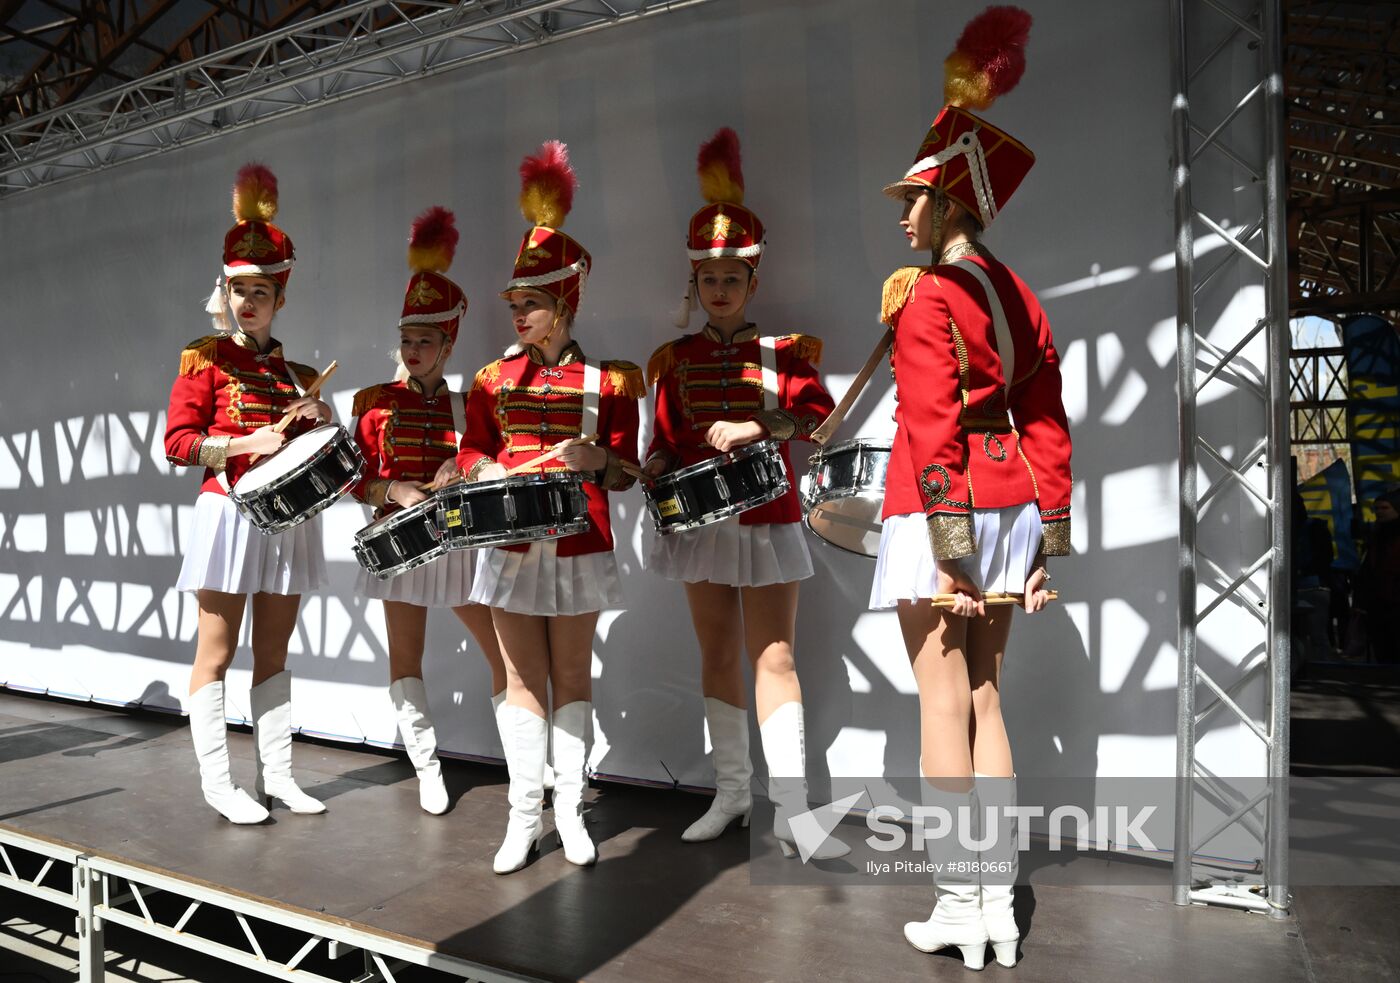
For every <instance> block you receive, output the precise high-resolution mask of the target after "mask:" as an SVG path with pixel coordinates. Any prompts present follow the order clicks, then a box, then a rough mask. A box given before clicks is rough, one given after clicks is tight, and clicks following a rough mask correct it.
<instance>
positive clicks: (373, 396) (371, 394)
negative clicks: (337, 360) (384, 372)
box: [350, 383, 384, 416]
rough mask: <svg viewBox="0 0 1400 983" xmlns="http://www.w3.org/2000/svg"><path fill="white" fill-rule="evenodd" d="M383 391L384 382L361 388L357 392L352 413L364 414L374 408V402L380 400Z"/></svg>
mask: <svg viewBox="0 0 1400 983" xmlns="http://www.w3.org/2000/svg"><path fill="white" fill-rule="evenodd" d="M383 391H384V384H383V383H377V384H375V385H373V386H368V387H366V388H364V389H361V390H360V391H359V392H357V393H356V394H355V402H354V403H353V404H352V406H351V409H350V415H351V416H364V415H365V413H366V412H367V411H369V410H372V409H374V404H375V403H377V402H379V394H380V393H382V392H383Z"/></svg>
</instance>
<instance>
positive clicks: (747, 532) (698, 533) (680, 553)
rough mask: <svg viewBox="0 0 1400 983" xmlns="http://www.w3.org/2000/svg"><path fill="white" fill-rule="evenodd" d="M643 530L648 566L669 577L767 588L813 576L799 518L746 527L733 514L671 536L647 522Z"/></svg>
mask: <svg viewBox="0 0 1400 983" xmlns="http://www.w3.org/2000/svg"><path fill="white" fill-rule="evenodd" d="M643 535H645V536H648V537H650V542H649V543H648V544H647V550H646V553H647V560H646V564H645V567H646V569H647V570H650V571H651V572H652V573H658V574H660V575H661V576H663V577H665V578H666V579H667V580H680V581H683V582H685V583H688V584H694V583H700V582H702V581H708V582H709V583H712V584H727V585H729V586H730V587H767V586H768V585H769V584H787V583H791V582H792V581H794V580H806V579H807V578H808V577H810V576H812V553H811V551H810V550H809V549H808V548H807V538H806V537H805V536H804V535H803V534H802V524H801V523H800V522H764V523H756V524H754V525H749V526H746V525H744V524H742V523H741V522H740V521H739V517H738V516H737V515H731V516H730V517H729V518H727V519H721V520H720V521H718V522H711V523H708V524H707V525H703V526H700V527H699V528H698V529H688V530H686V531H685V532H674V533H671V534H670V535H669V536H661V535H658V534H657V532H656V529H655V527H653V526H652V525H651V523H647V525H646V531H645V532H644V533H643Z"/></svg>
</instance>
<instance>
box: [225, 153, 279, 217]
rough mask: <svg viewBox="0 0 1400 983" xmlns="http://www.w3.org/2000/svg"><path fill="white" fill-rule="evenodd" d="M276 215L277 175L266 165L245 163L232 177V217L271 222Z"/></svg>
mask: <svg viewBox="0 0 1400 983" xmlns="http://www.w3.org/2000/svg"><path fill="white" fill-rule="evenodd" d="M276 216H277V176H276V175H275V174H273V173H272V171H271V170H269V169H268V168H267V167H266V166H264V165H263V164H258V163H253V162H250V163H247V164H244V165H243V166H242V167H240V168H239V169H238V175H237V176H236V177H235V178H234V179H233V217H234V219H236V220H237V221H240V222H241V221H243V220H244V219H258V220H260V221H263V222H271V221H272V220H273V219H274V218H275V217H276Z"/></svg>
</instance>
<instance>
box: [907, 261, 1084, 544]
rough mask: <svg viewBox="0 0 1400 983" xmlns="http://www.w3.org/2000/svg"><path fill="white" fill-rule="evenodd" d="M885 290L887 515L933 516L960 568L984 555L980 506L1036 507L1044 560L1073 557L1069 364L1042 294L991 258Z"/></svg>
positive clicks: (938, 269) (936, 533)
mask: <svg viewBox="0 0 1400 983" xmlns="http://www.w3.org/2000/svg"><path fill="white" fill-rule="evenodd" d="M964 263H968V264H975V265H976V267H977V268H978V269H980V270H981V271H982V274H983V275H984V276H985V277H986V278H987V280H988V282H989V283H990V285H991V286H992V288H993V290H995V292H996V296H997V299H999V300H1000V303H1001V307H1002V310H1003V311H1004V312H1005V321H1006V333H1007V335H1009V342H1010V354H1009V355H1008V353H1007V351H1005V350H1003V348H1002V345H1001V344H999V343H998V338H997V330H996V326H995V324H994V321H993V317H992V314H991V310H992V307H991V304H990V301H989V299H988V296H987V293H986V291H985V290H984V288H983V286H982V283H981V282H980V280H979V279H978V277H977V275H976V274H975V273H974V272H972V271H971V270H969V269H967V268H966V267H965V266H964V265H963V264H964ZM885 289H886V303H885V309H886V314H887V318H888V320H889V323H890V324H891V326H892V327H893V328H894V331H895V335H894V347H893V349H892V351H891V353H890V362H891V366H892V371H893V373H894V378H895V394H896V398H897V399H898V404H897V406H896V410H895V421H896V424H897V429H896V430H895V436H894V447H893V449H892V450H891V453H890V463H889V472H888V476H887V479H886V488H885V507H884V515H885V517H886V518H888V517H889V516H892V515H904V514H908V513H911V512H920V511H922V512H924V513H925V514H926V515H927V516H928V519H929V531H930V537H931V540H932V543H933V549H934V554H935V555H936V556H937V557H938V558H939V559H953V558H956V557H959V556H966V555H968V554H971V553H972V552H974V550H975V545H976V544H975V543H974V541H973V534H972V516H971V513H972V510H973V509H999V508H1006V507H1009V506H1013V505H1023V504H1025V503H1027V502H1036V503H1038V505H1039V508H1040V517H1041V521H1042V522H1043V523H1044V540H1043V544H1042V546H1043V551H1044V552H1045V554H1046V555H1047V556H1059V555H1065V554H1068V553H1069V551H1070V537H1069V529H1070V525H1069V521H1070V515H1069V510H1070V490H1071V486H1072V479H1071V475H1070V437H1069V425H1068V421H1067V420H1066V417H1065V410H1064V405H1063V404H1062V402H1061V400H1060V361H1059V355H1058V354H1057V353H1056V351H1055V343H1054V339H1053V338H1052V337H1051V334H1050V322H1049V321H1048V320H1047V319H1046V317H1045V312H1044V311H1042V310H1041V308H1040V303H1039V301H1037V300H1036V298H1035V294H1033V293H1032V292H1031V290H1030V288H1029V287H1027V286H1026V284H1025V283H1024V282H1022V280H1021V278H1020V277H1018V276H1017V275H1016V274H1015V273H1013V272H1012V271H1011V270H1009V269H1008V268H1007V267H1005V266H1004V265H1002V264H1001V263H999V262H998V261H996V260H995V259H993V258H992V257H991V256H989V255H986V254H985V252H983V251H980V250H979V251H978V252H977V253H976V254H974V255H971V256H969V257H968V258H967V259H966V260H963V261H962V262H959V263H945V264H942V265H939V266H935V267H933V268H932V269H920V268H918V267H910V268H906V269H905V270H901V271H899V272H898V273H896V274H895V275H894V276H893V277H891V278H890V282H889V283H887V284H886V288H885ZM901 294H902V296H900V295H901ZM892 296H893V299H891V298H892ZM1007 366H1011V368H1012V374H1013V376H1014V377H1013V378H1012V379H1011V380H1010V381H1011V385H1010V391H1009V405H1008V390H1007V386H1006V382H1007V379H1006V374H1007V373H1006V368H1007Z"/></svg>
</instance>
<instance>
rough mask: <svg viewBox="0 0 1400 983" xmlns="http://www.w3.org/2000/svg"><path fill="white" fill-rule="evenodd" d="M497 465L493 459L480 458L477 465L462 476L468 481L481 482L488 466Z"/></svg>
mask: <svg viewBox="0 0 1400 983" xmlns="http://www.w3.org/2000/svg"><path fill="white" fill-rule="evenodd" d="M495 463H496V462H495V461H493V460H491V458H489V457H482V458H479V459H478V460H477V462H476V463H475V464H473V465H472V466H471V467H469V468H467V470H466V471H464V472H463V474H462V476H463V477H464V478H466V479H467V480H468V481H480V480H481V472H483V471H485V470H486V468H487V467H488V466H490V465H492V464H495Z"/></svg>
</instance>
